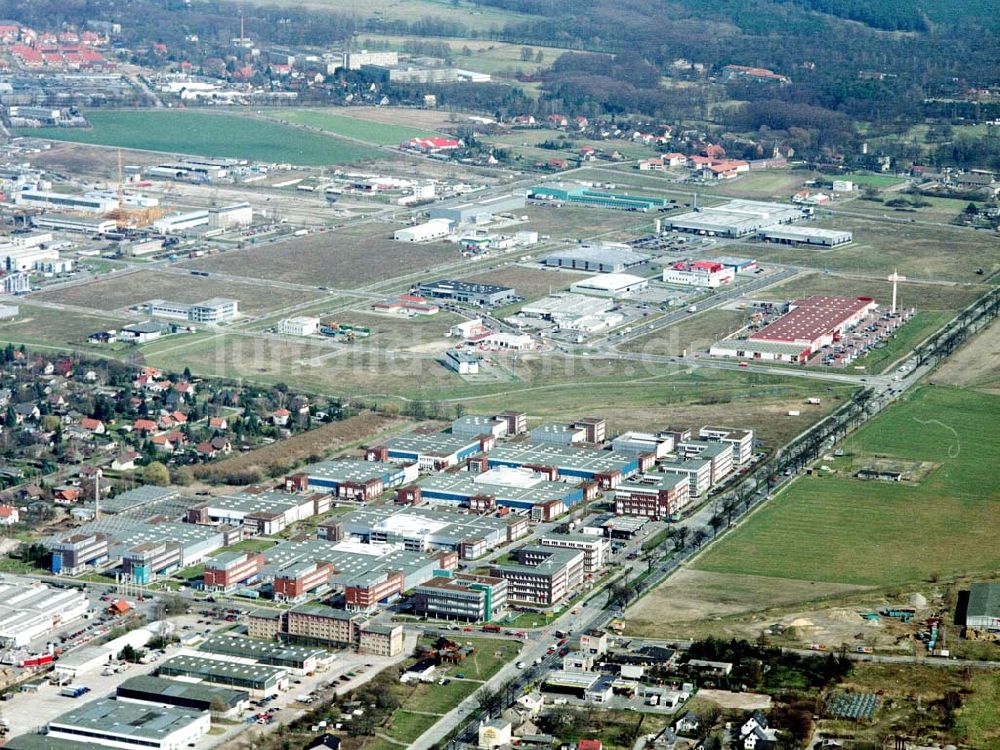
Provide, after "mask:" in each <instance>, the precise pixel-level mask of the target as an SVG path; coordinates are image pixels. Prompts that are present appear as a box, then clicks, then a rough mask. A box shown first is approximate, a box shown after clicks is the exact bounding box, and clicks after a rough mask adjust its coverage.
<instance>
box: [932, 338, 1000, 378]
mask: <svg viewBox="0 0 1000 750" xmlns="http://www.w3.org/2000/svg"><path fill="white" fill-rule="evenodd" d="M931 381H932V382H934V383H942V384H944V385H959V386H966V387H969V388H978V389H982V390H985V391H989V392H990V393H995V394H997V395H1000V323H997V322H996V321H993V324H992V325H990V326H989V327H988V328H987V329H986V330H985V331H980V332H979V333H978V334H977V335H976V336H975V338H973V339H972V341H969V342H968V343H966V344H965V346H963V347H962V348H961V349H959V350H958V351H957V352H955V353H954V354H952V355H951V356H950V357H949V358H948V359H947V360H945V363H944V364H943V365H941V366H940V367H939V368H938V369H937V370H936V371H935V372H934V373H933V375H932V376H931Z"/></svg>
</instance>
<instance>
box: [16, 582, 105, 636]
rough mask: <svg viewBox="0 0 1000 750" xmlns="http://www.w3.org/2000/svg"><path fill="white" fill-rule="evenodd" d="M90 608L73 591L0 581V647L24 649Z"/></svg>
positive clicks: (79, 594) (75, 590) (80, 596)
mask: <svg viewBox="0 0 1000 750" xmlns="http://www.w3.org/2000/svg"><path fill="white" fill-rule="evenodd" d="M89 608H90V602H89V601H88V600H87V595H86V594H85V593H84V592H82V591H79V590H77V589H53V588H49V587H48V586H46V585H44V584H41V583H29V582H24V583H21V582H19V581H16V580H11V579H9V578H5V580H3V581H0V643H2V644H3V646H4V647H7V648H10V647H22V646H27V645H28V644H29V643H31V641H33V640H34V639H35V638H38V637H40V636H43V635H45V634H46V633H48V632H50V631H52V630H53V629H54V628H56V627H58V626H60V625H66V624H67V623H70V622H73V621H74V620H76V619H77V618H79V617H82V616H83V614H84V613H85V612H86V611H87V610H88V609H89Z"/></svg>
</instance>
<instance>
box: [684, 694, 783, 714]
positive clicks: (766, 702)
mask: <svg viewBox="0 0 1000 750" xmlns="http://www.w3.org/2000/svg"><path fill="white" fill-rule="evenodd" d="M698 697H699V698H701V699H702V700H705V701H711V702H712V703H717V704H718V705H720V706H722V707H723V708H731V709H734V710H738V711H755V710H757V709H758V708H759V709H761V710H762V711H766V710H767V709H769V708H771V696H770V695H761V694H760V693H731V692H730V691H728V690H708V689H702V690H699V691H698Z"/></svg>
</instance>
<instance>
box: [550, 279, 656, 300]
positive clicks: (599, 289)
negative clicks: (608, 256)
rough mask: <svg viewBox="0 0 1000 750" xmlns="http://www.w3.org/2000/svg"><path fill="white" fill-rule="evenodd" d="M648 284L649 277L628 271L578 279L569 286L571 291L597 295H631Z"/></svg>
mask: <svg viewBox="0 0 1000 750" xmlns="http://www.w3.org/2000/svg"><path fill="white" fill-rule="evenodd" d="M648 286H649V279H644V278H643V277H642V276H634V275H632V274H630V273H604V274H598V275H597V276H591V277H590V278H589V279H583V280H582V281H578V282H576V283H575V284H573V286H571V287H570V288H569V290H570V291H571V292H576V293H579V294H591V295H595V296H598V297H631V296H633V295H634V294H636V293H637V292H641V291H643V290H644V289H646V288H647V287H648Z"/></svg>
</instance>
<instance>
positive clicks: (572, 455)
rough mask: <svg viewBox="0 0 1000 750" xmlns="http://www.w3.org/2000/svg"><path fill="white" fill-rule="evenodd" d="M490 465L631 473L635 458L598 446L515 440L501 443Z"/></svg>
mask: <svg viewBox="0 0 1000 750" xmlns="http://www.w3.org/2000/svg"><path fill="white" fill-rule="evenodd" d="M489 462H490V465H494V464H498V465H503V464H504V463H508V464H531V465H536V466H558V467H559V468H560V469H565V470H568V471H582V472H590V473H603V472H613V471H621V472H624V473H629V472H630V471H631V470H632V469H633V468H634V465H635V459H634V458H632V457H630V456H624V455H622V454H621V453H612V452H611V451H605V450H600V449H597V448H570V447H563V446H560V445H549V444H539V443H511V444H508V445H500V446H497V447H496V448H494V449H493V450H492V451H490V453H489Z"/></svg>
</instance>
